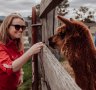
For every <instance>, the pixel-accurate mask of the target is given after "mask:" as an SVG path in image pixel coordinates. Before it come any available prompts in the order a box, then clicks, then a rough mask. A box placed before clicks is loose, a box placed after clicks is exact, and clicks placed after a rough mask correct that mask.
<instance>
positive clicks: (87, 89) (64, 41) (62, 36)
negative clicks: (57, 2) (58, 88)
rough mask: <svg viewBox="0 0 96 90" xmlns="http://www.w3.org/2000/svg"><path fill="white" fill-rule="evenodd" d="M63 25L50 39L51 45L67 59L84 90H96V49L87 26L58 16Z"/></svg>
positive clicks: (76, 79) (77, 81)
mask: <svg viewBox="0 0 96 90" xmlns="http://www.w3.org/2000/svg"><path fill="white" fill-rule="evenodd" d="M57 17H58V19H59V20H61V21H62V22H63V25H62V26H60V27H59V28H58V29H57V33H56V34H55V35H53V36H52V37H50V38H49V45H50V46H51V47H53V48H58V49H59V50H60V51H61V53H63V55H64V56H66V57H67V59H68V61H69V64H70V65H71V67H72V68H73V70H74V73H75V81H76V83H77V84H78V85H79V86H80V87H81V89H82V90H96V49H95V46H94V43H93V41H92V36H91V34H90V31H89V29H88V28H87V26H86V25H84V24H83V23H81V22H78V21H74V20H71V21H70V20H68V19H65V18H63V17H61V16H57Z"/></svg>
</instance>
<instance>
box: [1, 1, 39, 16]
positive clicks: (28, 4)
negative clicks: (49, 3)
mask: <svg viewBox="0 0 96 90" xmlns="http://www.w3.org/2000/svg"><path fill="white" fill-rule="evenodd" d="M40 2H41V0H0V16H6V15H8V14H10V13H15V12H17V13H20V14H21V15H22V16H24V17H26V16H30V15H31V12H32V7H33V6H35V5H37V4H39V3H40Z"/></svg>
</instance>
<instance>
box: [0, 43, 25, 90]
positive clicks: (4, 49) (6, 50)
mask: <svg viewBox="0 0 96 90" xmlns="http://www.w3.org/2000/svg"><path fill="white" fill-rule="evenodd" d="M22 54H23V51H20V52H19V51H18V49H17V48H16V45H15V43H14V42H13V41H10V42H9V43H7V45H4V44H3V43H1V42H0V90H17V86H18V83H19V77H20V70H19V71H17V72H13V71H12V68H10V67H11V65H12V62H13V61H14V60H15V59H17V58H18V57H20V56H21V55H22ZM4 64H7V66H8V68H5V67H4Z"/></svg>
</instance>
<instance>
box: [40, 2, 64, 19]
mask: <svg viewBox="0 0 96 90" xmlns="http://www.w3.org/2000/svg"><path fill="white" fill-rule="evenodd" d="M62 1H64V0H41V4H40V17H41V18H42V17H43V16H45V15H47V14H48V13H49V12H50V11H51V10H53V9H54V8H55V7H56V6H57V5H59V3H61V2H62Z"/></svg>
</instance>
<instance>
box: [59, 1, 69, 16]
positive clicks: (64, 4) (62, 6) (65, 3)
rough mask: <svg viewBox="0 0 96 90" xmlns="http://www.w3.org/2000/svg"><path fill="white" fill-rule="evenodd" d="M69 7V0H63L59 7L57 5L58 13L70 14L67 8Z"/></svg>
mask: <svg viewBox="0 0 96 90" xmlns="http://www.w3.org/2000/svg"><path fill="white" fill-rule="evenodd" d="M68 7H69V3H68V0H65V1H63V2H62V3H60V4H59V5H58V7H57V13H58V14H59V15H62V16H64V15H66V14H68V10H67V8H68Z"/></svg>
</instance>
